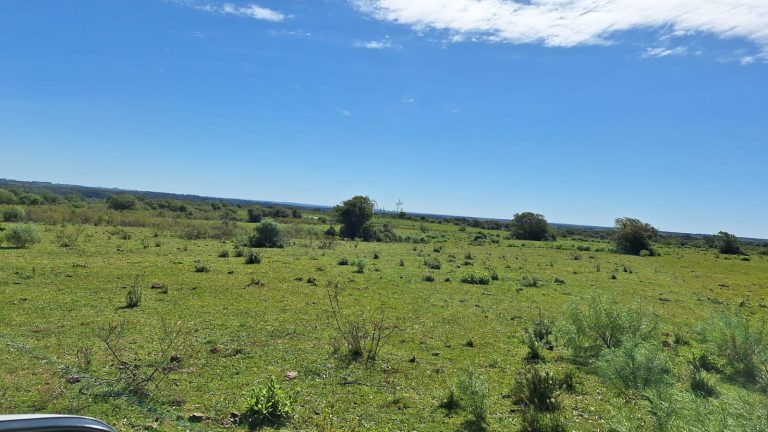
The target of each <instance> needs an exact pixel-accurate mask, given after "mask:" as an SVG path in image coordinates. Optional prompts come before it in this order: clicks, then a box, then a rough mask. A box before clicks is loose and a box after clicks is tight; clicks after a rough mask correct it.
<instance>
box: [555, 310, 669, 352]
mask: <svg viewBox="0 0 768 432" xmlns="http://www.w3.org/2000/svg"><path fill="white" fill-rule="evenodd" d="M657 325H658V322H657V319H656V317H655V316H653V315H650V314H649V313H647V312H646V311H645V309H643V308H641V307H639V306H620V305H619V304H618V303H617V302H616V301H615V300H614V299H609V298H606V297H600V296H595V295H592V296H590V297H588V298H587V301H586V303H585V304H578V303H574V304H572V305H570V306H569V308H568V312H567V323H566V326H565V328H564V338H563V339H564V341H565V345H566V346H568V347H569V348H570V349H571V352H572V354H573V356H574V358H575V359H577V360H582V361H588V360H590V359H593V358H596V357H598V356H599V355H600V353H601V352H602V351H603V350H606V349H614V348H618V347H620V346H621V345H622V344H623V343H624V342H625V341H628V340H632V341H635V342H642V341H648V340H650V339H652V338H653V337H654V336H655V335H656V329H657Z"/></svg>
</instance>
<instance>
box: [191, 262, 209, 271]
mask: <svg viewBox="0 0 768 432" xmlns="http://www.w3.org/2000/svg"><path fill="white" fill-rule="evenodd" d="M210 271H211V268H210V267H208V265H207V264H203V263H195V273H208V272H210Z"/></svg>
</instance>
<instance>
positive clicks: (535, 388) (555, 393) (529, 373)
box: [512, 366, 561, 412]
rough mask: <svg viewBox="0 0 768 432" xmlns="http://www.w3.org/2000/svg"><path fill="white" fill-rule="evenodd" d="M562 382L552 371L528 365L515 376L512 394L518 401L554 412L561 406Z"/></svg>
mask: <svg viewBox="0 0 768 432" xmlns="http://www.w3.org/2000/svg"><path fill="white" fill-rule="evenodd" d="M560 391H561V384H560V382H559V380H558V378H557V377H556V376H555V375H554V374H553V373H551V372H549V371H545V370H543V369H542V368H540V367H537V366H528V367H526V368H525V369H523V370H522V371H521V372H520V373H518V375H517V376H516V377H515V384H514V386H513V388H512V395H513V397H514V400H515V402H516V403H519V404H521V405H524V406H526V407H530V408H532V409H535V410H537V411H539V412H553V411H557V410H558V409H559V408H560V401H559V395H560Z"/></svg>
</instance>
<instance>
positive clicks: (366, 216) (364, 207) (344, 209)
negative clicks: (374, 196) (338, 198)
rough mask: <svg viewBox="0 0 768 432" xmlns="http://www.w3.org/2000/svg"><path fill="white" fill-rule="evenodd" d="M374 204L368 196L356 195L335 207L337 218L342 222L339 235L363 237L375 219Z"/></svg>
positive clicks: (352, 237) (351, 237)
mask: <svg viewBox="0 0 768 432" xmlns="http://www.w3.org/2000/svg"><path fill="white" fill-rule="evenodd" d="M373 209H374V204H373V200H371V199H370V198H369V197H367V196H362V195H357V196H354V197H352V198H350V199H348V200H346V201H344V202H342V203H341V204H339V205H337V206H336V207H335V208H334V213H335V216H336V219H337V220H338V221H339V222H340V223H341V230H340V231H339V235H340V236H341V237H344V238H350V239H356V238H363V237H364V234H365V233H366V228H367V227H368V224H369V223H370V222H371V220H372V219H373Z"/></svg>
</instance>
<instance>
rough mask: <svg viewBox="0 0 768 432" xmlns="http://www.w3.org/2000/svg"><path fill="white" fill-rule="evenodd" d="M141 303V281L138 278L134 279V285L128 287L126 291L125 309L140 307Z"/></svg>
mask: <svg viewBox="0 0 768 432" xmlns="http://www.w3.org/2000/svg"><path fill="white" fill-rule="evenodd" d="M140 304H141V282H140V280H139V279H138V278H137V279H136V281H134V283H133V286H131V287H129V288H128V292H127V293H125V309H133V308H136V307H139V305H140Z"/></svg>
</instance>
